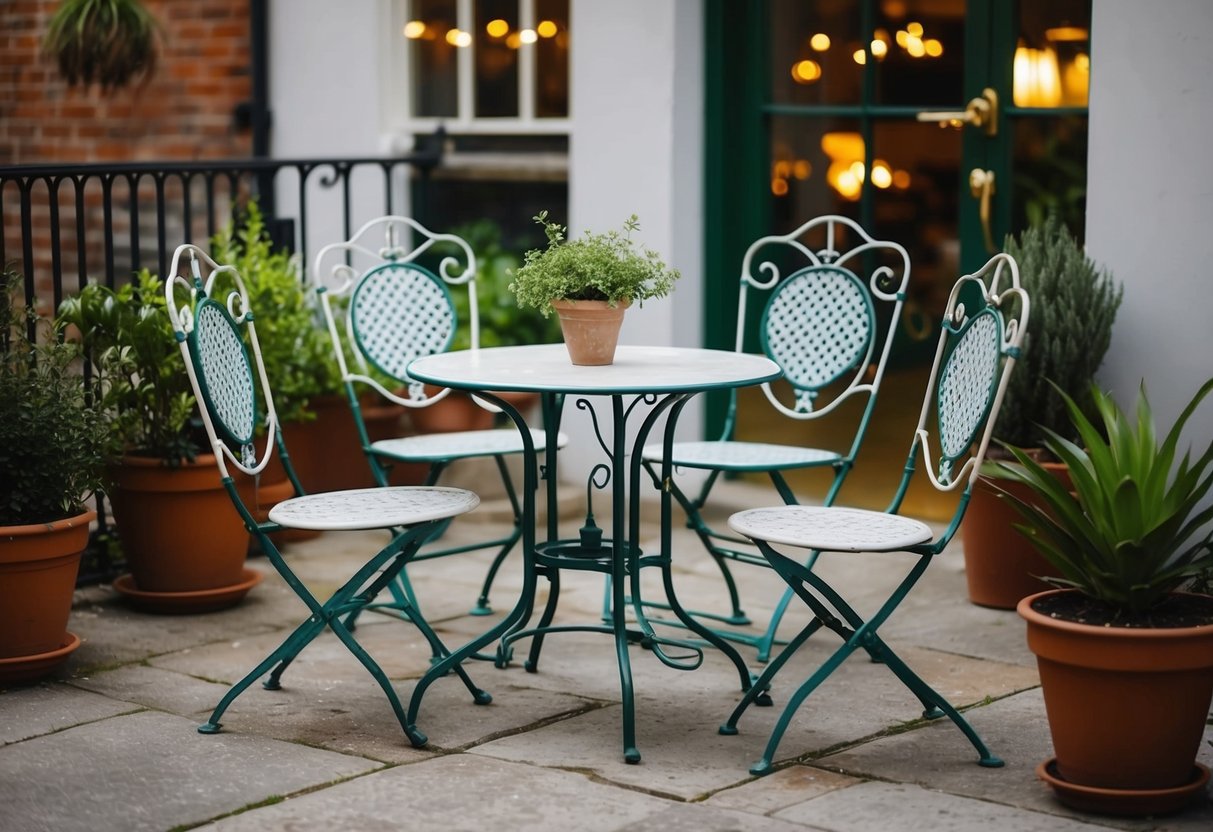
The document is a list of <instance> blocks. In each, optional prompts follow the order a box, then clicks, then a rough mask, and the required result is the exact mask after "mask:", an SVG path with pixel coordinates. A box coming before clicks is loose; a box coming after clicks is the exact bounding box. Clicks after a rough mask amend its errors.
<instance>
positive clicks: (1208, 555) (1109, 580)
mask: <svg viewBox="0 0 1213 832" xmlns="http://www.w3.org/2000/svg"><path fill="white" fill-rule="evenodd" d="M1210 392H1213V379H1210V380H1208V381H1206V382H1205V383H1204V385H1202V386H1201V388H1200V390H1198V391H1197V393H1196V395H1195V396H1193V398H1192V400H1191V401H1189V402H1188V404H1187V406H1186V407H1185V408H1184V410H1183V412H1182V413H1181V414H1180V416H1179V418H1178V419H1177V420H1176V422H1175V424H1174V425H1173V426H1172V427H1171V430H1170V431H1169V432H1168V433H1167V435H1166V437H1165V438H1164V439H1163V440H1162V442H1161V444H1160V443H1159V441H1158V436H1157V431H1156V428H1155V426H1154V417H1153V414H1152V412H1151V410H1150V403H1149V400H1148V399H1147V397H1146V391H1145V386H1144V385H1143V386H1142V389H1141V395H1140V397H1139V398H1138V400H1137V412H1136V415H1135V417H1132V418H1131V417H1129V416H1127V415H1126V414H1125V413H1124V412H1122V411H1121V410H1120V408H1119V407H1117V406H1116V403H1115V402H1114V401H1113V400H1112V397H1111V396H1109V395H1108V394H1107V393H1104V392H1103V391H1101V390H1100V389H1099V388H1098V387H1096V386H1095V385H1092V386H1091V388H1090V393H1091V400H1092V402H1093V405H1094V409H1095V410H1096V412H1097V413H1098V414H1099V421H1100V422H1101V424H1100V425H1099V426H1097V425H1096V424H1095V422H1093V421H1092V420H1091V419H1089V418H1088V417H1087V415H1086V414H1085V413H1083V411H1082V409H1081V408H1080V407H1079V406H1078V403H1077V402H1075V401H1074V399H1072V398H1071V397H1070V396H1068V395H1066V394H1065V393H1064V392H1063V391H1060V390H1059V391H1058V395H1059V396H1060V398H1061V400H1062V402H1063V404H1064V406H1065V408H1066V413H1067V415H1068V417H1069V419H1070V422H1071V427H1072V430H1071V431H1068V432H1067V433H1073V434H1075V435H1076V437H1077V440H1076V441H1070V440H1069V439H1068V438H1066V436H1064V435H1062V434H1061V433H1060V432H1058V431H1054V430H1046V431H1045V440H1044V446H1045V448H1046V449H1048V450H1049V451H1050V452H1052V453H1053V454H1054V455H1055V456H1056V457H1057V458H1058V459H1060V460H1061V461H1062V462H1064V463H1066V464H1067V465H1068V466H1069V469H1070V479H1071V482H1072V491H1071V489H1070V488H1067V487H1066V486H1065V485H1063V484H1062V483H1061V482H1060V481H1059V480H1058V479H1057V478H1056V477H1054V476H1053V475H1052V474H1050V473H1049V472H1047V471H1045V469H1044V468H1043V467H1042V466H1041V465H1040V464H1038V463H1037V462H1036V461H1035V460H1034V459H1033V458H1032V457H1031V455H1030V454H1028V453H1027V452H1025V451H1024V450H1023V449H1020V448H1014V447H1012V448H1011V449H1010V450H1011V451H1012V453H1013V454H1014V455H1015V459H1016V460H1017V461H1018V462H1019V465H1007V464H1005V463H1001V464H999V465H998V468H999V470H1000V473H1001V474H1002V475H1003V476H1006V477H1008V478H1010V479H1013V480H1017V481H1019V482H1022V483H1025V484H1027V485H1028V486H1029V487H1030V488H1031V489H1032V490H1033V492H1034V493H1035V495H1036V496H1037V497H1038V498H1039V500H1040V504H1041V505H1040V507H1037V506H1036V505H1033V504H1030V503H1026V502H1024V501H1023V500H1020V499H1018V498H1016V497H1015V496H1013V495H1011V494H1007V493H1005V492H1004V496H1005V497H1006V498H1007V499H1009V500H1010V501H1011V502H1012V504H1013V505H1014V506H1015V507H1016V508H1017V509H1018V510H1019V512H1020V513H1021V514H1022V515H1023V516H1024V518H1025V519H1026V521H1027V522H1026V523H1024V524H1022V525H1020V526H1017V528H1018V529H1019V530H1020V531H1021V532H1022V533H1023V534H1024V535H1025V536H1026V537H1027V538H1028V540H1029V541H1031V543H1032V545H1033V546H1035V547H1036V548H1037V549H1038V550H1039V551H1040V553H1041V554H1042V555H1043V556H1044V557H1045V559H1047V560H1048V561H1049V563H1050V564H1052V565H1053V566H1054V567H1055V568H1056V569H1057V570H1058V571H1059V572H1060V573H1061V575H1062V577H1061V578H1048V579H1046V580H1049V581H1050V582H1051V583H1055V584H1057V585H1059V586H1064V587H1073V588H1075V589H1078V590H1079V591H1081V592H1083V593H1084V594H1086V595H1088V596H1090V597H1092V598H1095V599H1097V600H1100V601H1103V602H1104V603H1106V604H1109V605H1111V606H1113V607H1116V608H1118V609H1120V610H1123V611H1125V612H1128V613H1143V612H1148V611H1149V610H1150V609H1151V608H1152V607H1154V606H1155V605H1157V604H1158V603H1159V602H1160V601H1162V600H1163V599H1164V598H1165V597H1166V596H1167V595H1168V594H1169V593H1171V592H1172V591H1174V590H1175V589H1177V588H1178V587H1179V586H1181V585H1182V584H1183V583H1185V582H1186V581H1188V580H1190V579H1192V578H1194V577H1198V576H1201V575H1202V573H1203V574H1204V576H1205V578H1206V579H1207V576H1208V574H1209V570H1210V569H1213V531H1210V524H1211V523H1213V506H1210V505H1208V504H1206V503H1204V501H1205V498H1206V497H1207V496H1208V495H1209V493H1210V489H1211V488H1213V443H1211V444H1210V445H1209V447H1208V448H1206V449H1205V450H1204V452H1203V453H1200V455H1199V456H1197V457H1196V458H1195V459H1193V457H1192V455H1191V452H1186V453H1184V454H1183V456H1182V457H1177V446H1178V444H1179V438H1180V435H1181V433H1182V432H1183V428H1184V425H1185V424H1186V423H1187V421H1188V418H1189V417H1190V416H1191V415H1192V413H1193V412H1194V411H1195V410H1196V408H1197V407H1198V406H1199V405H1200V403H1201V402H1202V401H1203V400H1204V399H1205V397H1206V396H1208V395H1209V393H1210Z"/></svg>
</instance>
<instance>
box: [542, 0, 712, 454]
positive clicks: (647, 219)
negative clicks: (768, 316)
mask: <svg viewBox="0 0 1213 832" xmlns="http://www.w3.org/2000/svg"><path fill="white" fill-rule="evenodd" d="M571 16H572V22H571V25H572V32H573V48H572V102H571V110H572V113H571V115H572V121H573V130H572V135H571V140H570V153H569V157H570V158H569V203H570V204H569V227H570V229H571V232H572V234H580V233H581V232H582V231H584V230H586V229H590V230H593V231H604V230H607V229H610V228H617V227H619V225H620V224H621V223H622V222H623V220H624V219H626V218H627V217H629V216H630V215H631V214H633V213H635V214H638V215H639V216H640V224H641V229H640V232H639V238H640V239H641V240H642V241H643V242H644V244H645V245H646V246H648V247H650V248H653V249H656V250H657V251H659V252H661V254H662V255H663V256H664V257H665V259H666V262H668V263H669V264H670V265H672V266H674V267H675V268H678V269H679V270H680V271H681V272H682V279H681V280H680V281H679V282H678V284H677V288H676V289H675V291H674V294H673V295H671V296H670V297H668V298H664V299H661V300H656V301H650V302H649V303H647V304H645V306H644V308H643V309H635V308H633V309H631V310H629V311H628V314H627V318H626V319H625V322H624V328H623V332H622V334H621V336H620V341H621V343H625V344H640V345H643V344H660V345H670V344H673V345H679V346H698V345H699V344H700V343H701V323H700V321H701V308H702V285H703V282H702V249H703V239H702V228H703V37H702V32H703V10H702V3H701V0H672V2H662V3H654V2H651V0H615V2H610V3H603V2H600V0H572V2H571ZM582 417H583V414H581V413H578V412H575V411H572V410H571V408H566V410H565V425H566V427H567V430H568V432H569V433H570V434H571V435H572V436H573V441H572V442H570V445H569V448H568V449H567V450H566V451H564V452H563V454H564V456H563V457H562V466H564V472H565V475H566V476H571V477H574V478H580V477H582V476H583V475H584V474H583V472H587V471H588V470H589V465H590V464H592V462H593V461H596V460H595V459H593V455H592V454H591V453H590V452H589V451H590V450H591V443H590V440H589V437H590V435H591V434H590V432H589V431H590V427H589V423H588V419H585V418H582ZM700 420H701V413H700V408H699V407H698V404H697V402H692V403H691V405H689V406H688V407H687V409H686V410H685V411H684V412H683V414H682V418H681V420H680V422H679V430H680V433H681V435H682V436H684V437H695V438H698V435H699V425H700Z"/></svg>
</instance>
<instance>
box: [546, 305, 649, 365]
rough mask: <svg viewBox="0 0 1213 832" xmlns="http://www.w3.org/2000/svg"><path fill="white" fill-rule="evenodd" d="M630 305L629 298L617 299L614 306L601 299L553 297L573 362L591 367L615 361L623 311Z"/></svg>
mask: <svg viewBox="0 0 1213 832" xmlns="http://www.w3.org/2000/svg"><path fill="white" fill-rule="evenodd" d="M629 306H631V301H620V302H619V304H617V305H616V306H611V305H610V304H609V303H607V302H606V301H604V300H577V301H572V300H554V301H552V308H553V309H555V310H556V314H557V315H559V316H560V331H561V332H563V333H564V345H565V346H566V347H567V348H568V350H569V358H570V359H571V360H572V362H573V363H574V364H578V365H585V366H591V367H592V366H600V365H603V364H613V363H614V361H615V346H616V344H618V343H619V329H620V327H622V326H623V313H624V312H626V311H627V309H628V307H629Z"/></svg>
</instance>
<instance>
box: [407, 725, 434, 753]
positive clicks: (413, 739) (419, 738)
mask: <svg viewBox="0 0 1213 832" xmlns="http://www.w3.org/2000/svg"><path fill="white" fill-rule="evenodd" d="M404 734H405V736H407V737H408V738H409V742H410V743H411V744H412V746H413V748H421V747H423V746H424V745H425V744H426V743H428V742H429V741H430V738H429V737H427V736H426V735H425V734H423V733H421V732H420V731H418V730H417V729H416V728H415V727H413V726H409V727H407V728H405V729H404Z"/></svg>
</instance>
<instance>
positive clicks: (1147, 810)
mask: <svg viewBox="0 0 1213 832" xmlns="http://www.w3.org/2000/svg"><path fill="white" fill-rule="evenodd" d="M1036 776H1037V777H1039V778H1040V779H1041V780H1043V781H1045V782H1046V783H1048V784H1049V785H1050V786H1052V787H1053V791H1054V792H1056V793H1057V799H1058V800H1060V801H1061V802H1062V803H1064V804H1066V805H1067V806H1069V807H1070V808H1072V809H1078V810H1080V811H1083V812H1094V813H1096V814H1100V815H1126V816H1143V815H1165V814H1169V813H1171V812H1178V811H1179V810H1180V809H1184V808H1187V807H1188V806H1189V805H1190V804H1192V803H1193V802H1194V801H1195V800H1196V797H1197V796H1198V795H1199V794H1201V793H1202V792H1203V791H1204V790H1205V786H1207V785H1208V784H1209V769H1208V768H1207V767H1205V766H1203V765H1201V764H1200V763H1197V764H1196V765H1195V766H1193V768H1192V777H1191V779H1190V780H1189V781H1188V782H1187V783H1185V784H1184V785H1182V786H1178V787H1176V788H1173V789H1100V788H1095V787H1093V786H1080V785H1078V784H1077V783H1071V782H1069V781H1068V780H1063V779H1061V777H1060V776H1059V775H1058V774H1057V758H1056V757H1050V758H1049V759H1047V760H1045V761H1044V762H1043V763H1041V764H1040V765H1038V766H1037V767H1036Z"/></svg>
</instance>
